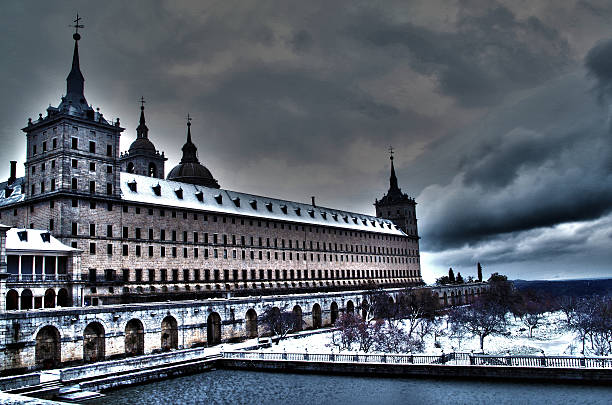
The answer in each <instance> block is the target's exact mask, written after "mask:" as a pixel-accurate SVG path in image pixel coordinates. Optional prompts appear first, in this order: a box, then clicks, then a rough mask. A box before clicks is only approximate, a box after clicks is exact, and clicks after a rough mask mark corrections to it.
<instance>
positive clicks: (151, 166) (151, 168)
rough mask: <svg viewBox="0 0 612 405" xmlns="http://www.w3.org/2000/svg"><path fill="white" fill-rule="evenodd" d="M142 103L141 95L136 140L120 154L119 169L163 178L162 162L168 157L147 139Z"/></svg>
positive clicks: (143, 101)
mask: <svg viewBox="0 0 612 405" xmlns="http://www.w3.org/2000/svg"><path fill="white" fill-rule="evenodd" d="M144 105H145V100H144V97H141V98H140V123H139V124H138V127H137V128H136V140H135V141H134V142H132V144H131V145H130V149H129V150H128V151H127V152H126V153H122V154H121V158H120V162H121V171H122V172H127V173H134V174H139V175H141V176H147V177H155V178H158V179H163V178H164V163H165V162H166V160H168V158H166V156H164V153H163V152H162V153H161V154H160V153H159V151H158V150H156V149H155V145H153V142H151V140H150V139H149V128H148V127H147V124H146V120H145V114H144Z"/></svg>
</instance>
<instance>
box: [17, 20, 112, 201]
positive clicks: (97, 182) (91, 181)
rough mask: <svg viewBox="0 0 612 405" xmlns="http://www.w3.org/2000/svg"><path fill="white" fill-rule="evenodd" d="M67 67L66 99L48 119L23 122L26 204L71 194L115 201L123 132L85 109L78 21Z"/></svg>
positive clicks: (39, 117) (41, 117)
mask: <svg viewBox="0 0 612 405" xmlns="http://www.w3.org/2000/svg"><path fill="white" fill-rule="evenodd" d="M73 27H74V28H75V33H74V34H73V36H72V38H73V39H74V51H73V54H72V67H71V69H70V73H69V74H68V77H67V78H66V94H65V95H64V96H63V97H62V98H61V102H60V104H59V105H58V106H57V107H51V106H49V108H47V115H46V116H43V114H39V116H38V119H37V120H32V119H31V118H30V119H28V123H27V126H26V127H25V128H23V129H22V131H24V132H25V133H26V138H27V151H26V162H25V190H24V191H25V195H26V198H27V199H39V198H46V197H48V196H49V194H59V193H70V194H82V195H87V196H89V197H104V198H109V197H110V198H117V197H119V195H120V188H119V170H118V169H119V165H118V160H117V158H118V155H119V154H118V149H119V138H120V136H121V132H122V131H123V128H121V127H120V126H119V119H117V121H116V122H114V123H109V122H108V121H106V119H104V116H103V115H102V114H101V113H100V112H99V109H98V110H97V111H94V109H93V108H92V107H91V106H90V105H89V104H88V103H87V100H86V99H85V93H84V87H85V78H84V77H83V74H82V73H81V67H80V61H79V40H80V39H81V34H79V28H83V27H84V26H83V25H82V24H81V18H80V17H79V16H78V14H77V18H76V20H74V25H73Z"/></svg>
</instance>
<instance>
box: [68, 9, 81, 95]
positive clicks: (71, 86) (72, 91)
mask: <svg viewBox="0 0 612 405" xmlns="http://www.w3.org/2000/svg"><path fill="white" fill-rule="evenodd" d="M80 22H81V17H79V15H78V14H77V17H76V20H74V25H72V27H74V28H75V32H74V34H73V35H72V38H74V52H73V54H72V69H71V70H70V73H69V74H68V77H67V78H66V82H67V89H66V96H67V97H69V96H76V97H78V98H77V100H78V101H80V99H81V98H83V99H84V98H85V96H84V94H83V89H84V84H85V78H84V77H83V74H82V73H81V67H80V64H79V40H80V39H81V34H79V28H84V27H85V26H84V25H82V24H80ZM73 103H74V100H73Z"/></svg>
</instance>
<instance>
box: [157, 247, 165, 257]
mask: <svg viewBox="0 0 612 405" xmlns="http://www.w3.org/2000/svg"><path fill="white" fill-rule="evenodd" d="M159 255H160V257H166V247H165V246H162V247H161V248H160V249H159Z"/></svg>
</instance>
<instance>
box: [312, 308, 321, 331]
mask: <svg viewBox="0 0 612 405" xmlns="http://www.w3.org/2000/svg"><path fill="white" fill-rule="evenodd" d="M320 327H321V306H320V305H319V304H314V305H313V306H312V328H313V329H318V328H320Z"/></svg>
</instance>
